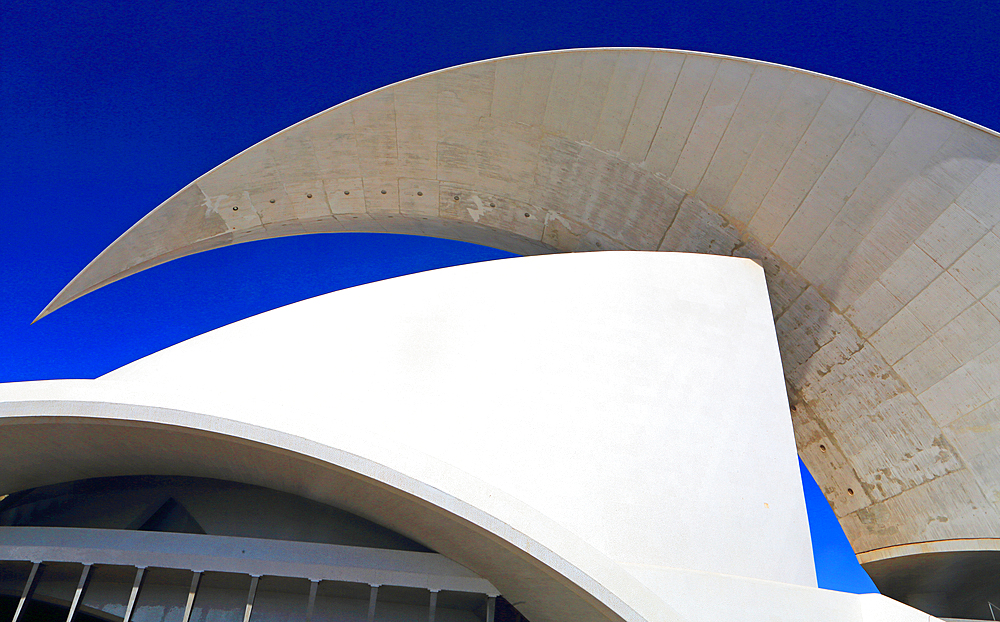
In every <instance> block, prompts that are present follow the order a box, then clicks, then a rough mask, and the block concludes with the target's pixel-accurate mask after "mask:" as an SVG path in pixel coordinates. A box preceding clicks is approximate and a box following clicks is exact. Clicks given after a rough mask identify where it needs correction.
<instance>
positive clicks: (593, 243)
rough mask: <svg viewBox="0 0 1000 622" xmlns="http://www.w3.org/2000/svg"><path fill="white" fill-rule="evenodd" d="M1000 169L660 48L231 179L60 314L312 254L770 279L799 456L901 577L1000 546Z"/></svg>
mask: <svg viewBox="0 0 1000 622" xmlns="http://www.w3.org/2000/svg"><path fill="white" fill-rule="evenodd" d="M998 157H1000V136H998V135H997V134H996V133H995V132H992V131H990V130H987V129H985V128H982V127H979V126H976V125H974V124H972V123H969V122H966V121H963V120H961V119H958V118H955V117H953V116H949V115H947V114H945V113H942V112H939V111H935V110H932V109H930V108H927V107H925V106H921V105H919V104H916V103H914V102H910V101H907V100H904V99H901V98H898V97H895V96H892V95H889V94H886V93H882V92H879V91H876V90H873V89H869V88H866V87H863V86H860V85H856V84H852V83H848V82H845V81H842V80H838V79H835V78H831V77H828V76H822V75H818V74H814V73H809V72H805V71H802V70H797V69H793V68H788V67H781V66H776V65H771V64H767V63H761V62H756V61H750V60H745V59H738V58H731V57H723V56H715V55H710V54H702V53H693V52H682V51H669V50H647V49H595V50H569V51H561V52H546V53H538V54H530V55H525V56H515V57H508V58H501V59H496V60H489V61H483V62H477V63H473V64H470V65H464V66H460V67H456V68H453V69H447V70H443V71H439V72H436V73H432V74H428V75H425V76H421V77H418V78H414V79H411V80H407V81H404V82H401V83H398V84H395V85H391V86H388V87H385V88H382V89H379V90H377V91H374V92H372V93H369V94H367V95H363V96H361V97H358V98H356V99H354V100H351V101H349V102H346V103H344V104H341V105H339V106H336V107H334V108H331V109H329V110H327V111H325V112H323V113H320V114H318V115H316V116H313V117H311V118H309V119H307V120H305V121H302V122H300V123H298V124H296V125H294V126H292V127H290V128H288V129H286V130H284V131H282V132H280V133H278V134H276V135H275V136H272V137H271V138H268V139H267V140H265V141H263V142H261V143H259V144H257V145H255V146H253V147H251V148H250V149H248V150H246V151H244V152H243V153H241V154H239V155H237V156H235V157H233V158H232V159H230V160H228V161H227V162H225V163H223V164H221V165H220V166H218V167H217V168H215V169H213V170H212V171H210V172H208V173H206V174H205V175H203V176H202V177H200V178H198V179H197V180H195V181H194V182H192V183H191V184H190V185H188V186H187V187H185V188H184V189H182V190H181V191H180V192H178V193H177V194H176V195H174V196H173V197H171V198H170V199H168V200H167V201H166V202H164V203H163V204H162V205H160V206H159V207H157V208H156V209H155V210H153V211H152V212H150V214H148V215H147V216H146V217H145V218H143V219H142V220H141V221H139V222H138V223H137V224H136V225H135V226H133V227H132V228H131V229H129V230H128V231H127V232H126V233H125V234H123V235H122V236H121V237H120V238H119V239H118V240H117V241H116V242H114V243H113V244H112V245H111V246H109V247H108V248H107V249H106V250H105V251H104V252H102V253H101V254H100V255H99V256H98V257H97V258H96V259H95V260H94V261H93V262H92V263H91V264H90V265H88V266H87V267H86V268H85V269H84V270H83V271H82V272H81V273H80V274H79V275H77V277H76V278H74V279H73V280H72V281H71V282H70V283H69V285H67V286H66V288H65V289H64V290H63V291H62V292H60V294H59V295H58V296H57V297H56V298H55V299H54V300H53V301H52V302H51V303H50V304H49V305H48V307H46V309H45V310H44V311H43V312H42V314H41V315H42V316H44V315H46V314H48V313H50V312H52V311H53V310H55V309H57V308H59V307H61V306H62V305H64V304H66V303H68V302H70V301H72V300H74V299H75V298H78V297H80V296H82V295H84V294H86V293H88V292H90V291H93V290H95V289H97V288H99V287H102V286H104V285H106V284H108V283H111V282H113V281H115V280H118V279H120V278H123V277H125V276H128V275H130V274H133V273H135V272H138V271H141V270H144V269H146V268H149V267H152V266H155V265H158V264H160V263H164V262H166V261H169V260H171V259H175V258H178V257H181V256H184V255H188V254H192V253H196V252H200V251H204V250H210V249H213V248H219V247H222V246H226V245H229V244H235V243H239V242H245V241H251V240H258V239H264V238H270V237H278V236H285V235H295V234H302V233H315V232H339V231H378V232H389V233H406V234H415V235H427V236H436V237H446V238H452V239H458V240H463V241H469V242H475V243H479V244H485V245H489V246H494V247H498V248H503V249H506V250H511V251H514V252H518V253H522V254H534V253H550V252H565V251H590V250H615V249H631V250H649V251H657V250H664V251H688V252H699V253H712V254H721V255H735V256H741V257H749V258H753V259H756V260H758V261H759V262H761V263H762V265H763V266H764V267H765V271H766V273H767V277H768V287H769V291H770V296H771V303H772V309H773V313H774V317H775V325H776V328H777V333H778V340H779V343H780V345H781V350H782V359H783V365H784V371H785V376H786V380H787V384H788V391H789V398H790V403H791V409H792V418H793V421H794V424H795V430H796V436H797V444H798V449H799V453H800V456H801V457H802V459H803V461H804V462H805V463H806V465H807V466H808V467H809V469H810V471H811V472H812V473H813V474H814V476H815V477H816V479H817V481H818V483H819V485H820V486H821V488H822V489H823V490H824V492H825V494H826V495H827V498H828V500H829V501H830V503H831V505H832V506H833V508H834V510H835V512H836V514H837V515H838V517H839V518H840V521H841V524H842V525H843V527H844V529H845V531H846V533H847V535H848V537H849V539H850V540H851V542H852V545H853V546H854V548H855V550H856V551H857V552H859V553H862V552H871V551H879V550H883V549H884V550H885V551H887V552H886V553H885V554H886V555H890V556H891V551H893V550H899V549H894V548H890V547H898V546H899V545H904V544H909V543H917V542H936V541H944V540H951V539H956V538H1000V507H998V505H997V503H996V500H998V499H1000V454H998V452H997V450H996V449H995V447H996V446H997V442H996V441H997V440H998V437H1000V432H998V430H1000V426H995V425H994V423H995V421H996V420H997V418H998V417H1000V372H998V370H1000V289H998V287H1000V228H998V224H1000V160H998ZM40 317H41V316H40ZM984 429H985V430H987V432H986V434H985V436H984V434H983V430H984ZM904 548H905V547H904Z"/></svg>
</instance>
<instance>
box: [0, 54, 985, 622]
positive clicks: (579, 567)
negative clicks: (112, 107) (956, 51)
mask: <svg viewBox="0 0 1000 622" xmlns="http://www.w3.org/2000/svg"><path fill="white" fill-rule="evenodd" d="M337 232H383V233H397V234H408V235H421V236H433V237H440V238H450V239H455V240H461V241H466V242H472V243H476V244H482V245H486V246H491V247H495V248H500V249H504V250H507V251H511V252H513V253H516V254H518V255H522V256H521V257H516V258H512V259H503V260H498V261H492V262H486V263H480V264H474V265H466V266H459V267H454V268H446V269H442V270H435V271H430V272H425V273H420V274H415V275H410V276H406V277H400V278H396V279H390V280H387V281H382V282H378V283H372V284H368V285H364V286H361V287H357V288H352V289H348V290H343V291H340V292H334V293H331V294H327V295H324V296H319V297H317V298H313V299H310V300H305V301H302V302H299V303H296V304H293V305H289V306H287V307H283V308H280V309H276V310H274V311H270V312H267V313H264V314H261V315H258V316H255V317H252V318H249V319H246V320H243V321H240V322H237V323H235V324H231V325H229V326H225V327H223V328H220V329H218V330H215V331H212V332H209V333H206V334H204V335H201V336H198V337H195V338H193V339H190V340H188V341H186V342H183V343H180V344H177V345H174V346H172V347H170V348H167V349H166V350H163V351H161V352H158V353H155V354H153V355H151V356H148V357H145V358H143V359H140V360H138V361H135V362H132V363H130V364H128V365H125V366H124V367H121V368H119V369H117V370H115V371H112V372H111V373H109V374H106V375H105V376H102V377H100V378H97V379H86V380H79V379H67V380H57V381H38V382H19V383H9V384H2V385H0V448H2V449H0V457H2V459H0V622H2V619H8V620H10V621H11V622H41V621H49V620H58V621H60V622H62V621H65V622H73V621H74V620H75V621H76V622H85V621H86V622H97V621H105V622H271V621H275V622H337V621H366V622H374V621H376V620H377V621H385V622H390V621H391V622H395V621H403V620H413V621H421V622H422V621H424V620H427V621H429V622H435V621H438V622H452V621H454V622H466V621H467V622H474V621H476V620H479V621H482V622H507V621H511V622H514V621H517V622H521V621H524V620H530V621H531V622H598V621H601V622H608V621H610V622H625V621H627V622H675V621H676V622H710V621H720V622H721V621H723V620H736V619H739V620H744V619H745V620H774V621H779V622H792V621H805V620H808V621H810V622H845V621H855V622H890V621H891V622H910V621H912V622H918V621H919V622H927V621H928V620H932V619H936V618H943V619H949V620H956V619H970V620H991V619H994V618H993V616H994V615H995V613H1000V608H994V607H995V606H996V605H998V604H1000V578H998V577H1000V135H998V134H997V133H996V132H993V131H991V130H988V129H986V128H983V127H980V126H977V125H975V124H972V123H970V122H967V121H964V120H962V119H959V118H956V117H953V116H951V115H948V114H946V113H943V112H940V111H937V110H933V109H930V108H928V107H926V106H922V105H920V104H917V103H914V102H911V101H908V100H905V99H902V98H899V97H896V96H893V95H891V94H887V93H883V92H880V91H876V90H873V89H870V88H867V87H864V86H860V85H857V84H853V83H850V82H846V81H843V80H839V79H836V78H831V77H828V76H823V75H818V74H815V73H810V72H807V71H803V70H799V69H794V68H790V67H784V66H778V65H772V64H767V63H762V62H756V61H751V60H745V59H739V58H732V57H724V56H716V55H710V54H702V53H695V52H683V51H672V50H650V49H592V50H566V51H559V52H546V53H538V54H529V55H523V56H514V57H508V58H501V59H496V60H489V61H483V62H477V63H472V64H469V65H463V66H459V67H455V68H452V69H447V70H443V71H439V72H435V73H431V74H427V75H424V76H420V77H416V78H413V79H410V80H406V81H404V82H400V83H398V84H394V85H390V86H387V87H385V88H382V89H379V90H377V91H374V92H371V93H369V94H366V95H363V96H361V97H358V98H356V99H353V100H351V101H348V102H345V103H343V104H340V105H338V106H335V107H333V108H331V109H329V110H327V111H325V112H322V113H320V114H318V115H316V116H314V117H311V118H309V119H306V120H304V121H302V122H300V123H298V124H296V125H293V126H292V127H289V128H288V129H286V130H284V131H282V132H280V133H278V134H276V135H274V136H272V137H270V138H268V139H267V140H264V141H263V142H261V143H259V144H257V145H255V146H253V147H251V148H250V149H247V150H246V151H244V152H243V153H240V154H238V155H235V156H234V157H233V158H231V159H230V160H228V161H226V162H224V163H222V164H220V165H219V166H218V167H216V168H215V169H213V170H211V171H209V172H208V173H206V174H205V175H203V176H201V177H199V178H198V179H196V180H194V181H193V182H192V183H191V184H189V185H188V186H186V187H185V188H183V189H181V190H180V191H179V192H177V194H175V195H174V196H173V197H171V198H169V199H168V200H167V201H166V202H164V203H163V204H161V205H160V206H159V207H157V208H155V209H154V210H153V211H151V212H150V213H149V214H148V215H147V216H146V217H145V218H143V219H142V220H140V221H139V222H138V223H136V224H135V225H134V226H133V227H132V228H131V229H129V230H128V231H126V232H125V233H124V234H122V236H121V237H120V238H119V239H118V240H117V241H115V242H114V243H113V244H112V245H111V246H109V247H108V248H107V249H105V250H104V251H103V252H102V253H101V254H100V255H99V256H98V257H97V258H96V259H94V260H93V261H92V262H91V263H90V264H89V265H88V266H87V267H86V268H84V269H83V271H81V272H80V273H79V274H78V275H77V276H76V277H75V278H74V279H73V280H72V281H71V282H70V283H69V284H68V285H67V286H66V287H65V288H64V289H63V291H62V292H60V293H59V295H58V296H56V298H55V299H54V300H53V301H52V302H51V303H50V304H49V305H48V307H46V308H45V309H44V310H43V311H42V313H41V315H40V316H39V317H42V316H44V315H47V314H48V313H51V312H52V311H54V310H56V309H58V308H60V307H62V306H63V305H66V304H67V303H69V302H71V301H73V300H75V299H76V298H79V297H80V296H83V295H85V294H87V293H89V292H91V291H94V290H95V289H98V288H100V287H103V286H104V285H107V284H109V283H112V282H114V281H116V280H118V279H121V278H124V277H127V276H129V275H131V274H134V273H136V272H139V271H141V270H145V269H146V268H150V267H153V266H156V265H159V264H162V263H165V262H167V261H170V260H172V259H176V258H179V257H183V256H186V255H190V254H193V253H198V252H202V251H208V250H212V249H216V248H220V247H224V246H227V245H231V244H237V243H241V242H250V241H254V240H261V239H265V238H272V237H278V236H287V235H298V234H308V233H337ZM583 251H592V252H583ZM597 251H599V252H597ZM247 269H253V266H247ZM192 278H197V275H192ZM219 287H225V284H223V283H220V284H219ZM64 312H67V313H71V312H72V307H70V308H69V309H67V310H66V311H64ZM122 338H123V339H127V338H128V335H122ZM797 458H801V459H802V461H803V462H804V463H805V464H806V466H807V467H808V468H809V470H810V472H811V473H812V474H813V475H814V477H815V479H816V481H817V483H818V484H819V486H820V488H821V489H822V490H823V492H824V494H825V496H826V498H827V500H828V501H829V503H830V505H831V507H832V508H833V510H834V512H835V514H836V515H837V517H838V518H839V520H840V524H841V526H842V527H843V529H844V531H845V533H846V534H847V537H848V539H849V540H850V542H851V544H852V546H853V548H854V551H855V553H856V554H857V557H858V560H859V562H860V563H861V564H862V566H863V567H864V569H865V570H866V571H867V572H868V574H869V575H870V576H871V577H872V579H873V580H874V582H875V584H876V586H877V587H878V589H879V590H880V592H881V594H870V595H854V594H846V593H840V592H835V591H830V590H823V589H819V588H817V586H816V575H815V569H814V566H813V555H812V549H811V544H810V537H809V527H808V522H807V520H806V512H805V503H804V500H803V494H802V485H801V481H800V479H799V471H798V460H797ZM932 616H933V617H932Z"/></svg>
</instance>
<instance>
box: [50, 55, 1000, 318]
mask: <svg viewBox="0 0 1000 622" xmlns="http://www.w3.org/2000/svg"><path fill="white" fill-rule="evenodd" d="M598 50H605V51H609V50H610V51H648V52H666V53H674V54H685V55H693V56H703V57H708V58H715V59H726V60H734V61H739V62H745V63H751V64H756V65H761V66H769V67H775V68H780V69H783V70H787V71H792V72H797V73H800V74H803V75H808V76H813V77H816V78H819V79H823V80H828V81H832V82H836V83H840V84H846V85H849V86H853V87H855V88H858V89H861V90H864V91H868V92H871V93H873V94H877V95H880V96H883V97H887V98H890V99H894V100H897V101H900V102H904V103H906V104H908V105H911V106H914V107H916V108H920V109H923V110H926V111H928V112H932V113H934V114H937V115H941V116H943V117H946V118H949V119H952V120H954V121H958V122H960V123H963V124H965V125H967V126H969V127H972V128H975V129H978V130H980V131H983V132H986V133H988V134H991V135H993V136H995V137H998V138H1000V132H997V131H995V130H992V129H990V128H988V127H985V126H983V125H980V124H978V123H974V122H972V121H969V120H967V119H964V118H962V117H959V116H957V115H954V114H951V113H949V112H945V111H943V110H939V109H937V108H934V107H932V106H928V105H926V104H922V103H920V102H917V101H914V100H911V99H908V98H905V97H902V96H899V95H895V94H893V93H889V92H887V91H882V90H880V89H876V88H874V87H870V86H866V85H864V84H860V83H857V82H853V81H851V80H847V79H844V78H838V77H836V76H830V75H827V74H822V73H819V72H815V71H810V70H808V69H801V68H798V67H793V66H791V65H783V64H780V63H773V62H769V61H762V60H756V59H750V58H742V57H738V56H729V55H725V54H713V53H709V52H699V51H689V50H679V49H672V48H642V47H634V48H633V47H624V48H570V49H564V50H547V51H538V52H528V53H524V54H514V55H509V56H501V57H497V58H492V59H484V60H478V61H472V62H469V63H463V64H461V65H455V66H453V67H446V68H442V69H437V70H434V71H430V72H427V73H424V74H420V75H418V76H414V77H412V78H407V79H405V80H400V81H398V82H394V83H392V84H388V85H385V86H383V87H380V88H378V89H375V90H374V91H369V92H368V93H364V94H361V95H358V96H356V97H354V98H351V99H349V100H346V101H344V102H341V103H339V104H336V105H334V106H333V107H331V108H328V109H326V110H323V111H320V112H318V113H316V114H314V115H312V116H310V117H307V118H305V119H303V120H301V121H299V122H297V123H295V124H293V125H290V126H289V127H287V128H285V129H283V130H281V131H279V132H276V133H274V134H272V135H271V136H268V137H267V138H264V139H263V140H261V141H259V142H257V143H255V144H253V145H251V146H250V147H247V148H246V149H244V150H243V151H241V152H239V153H237V154H235V155H234V156H232V157H231V158H229V159H227V160H225V161H223V162H221V163H220V164H218V165H217V166H215V167H214V168H212V169H210V170H209V171H207V172H205V173H204V174H203V175H201V176H200V177H198V178H197V179H195V180H194V181H192V182H191V183H190V184H188V185H187V186H184V187H183V188H181V189H180V190H178V191H177V192H176V193H174V194H173V195H172V196H170V197H169V198H167V199H166V200H165V201H164V202H163V203H161V204H160V206H158V207H157V208H155V209H154V211H155V210H156V209H159V207H163V206H165V205H168V204H169V203H170V202H171V201H173V200H174V199H176V198H178V197H179V196H181V195H182V194H183V193H184V192H185V191H187V190H189V189H191V188H192V187H194V186H195V185H196V184H197V183H198V181H199V180H200V179H202V178H204V177H207V176H209V175H211V174H212V173H213V172H215V171H217V170H219V169H222V168H223V167H225V166H226V165H227V164H229V163H230V162H233V161H234V160H236V159H237V158H239V157H240V156H242V155H243V154H245V153H247V152H249V151H251V150H253V149H255V148H257V147H258V146H260V145H262V144H264V143H267V142H269V141H271V140H274V139H276V138H279V137H281V136H283V135H286V134H288V133H290V132H292V131H294V130H295V129H297V128H299V127H301V126H303V125H305V124H307V123H309V122H310V121H312V120H314V119H316V118H318V117H320V116H322V115H324V114H326V113H329V112H331V111H333V110H337V109H339V108H343V107H347V106H349V105H351V104H352V103H354V102H356V101H358V100H360V99H362V98H365V97H368V96H374V95H378V94H379V93H382V92H385V91H386V90H389V89H392V88H395V87H398V86H402V85H405V84H409V83H411V82H415V81H418V80H422V79H424V78H428V77H431V76H436V75H439V74H442V73H445V72H449V71H453V70H459V69H463V68H468V67H475V66H478V65H483V64H487V63H493V62H497V61H503V60H509V59H517V58H530V57H532V56H540V55H553V54H564V53H577V52H592V51H598ZM150 214H152V212H150ZM147 218H148V215H147ZM145 220H146V218H143V219H141V220H139V221H138V222H136V223H135V224H134V225H132V226H131V227H130V228H129V229H127V230H126V231H125V232H124V233H122V234H121V235H120V236H118V238H116V239H115V241H114V242H112V243H111V244H110V245H109V246H108V247H107V248H106V249H105V250H104V251H102V252H101V253H100V254H99V255H98V256H97V257H95V258H94V259H93V260H92V261H91V262H90V263H88V264H87V265H86V266H84V268H83V269H82V270H81V271H80V272H79V273H78V274H77V275H76V276H75V277H73V279H71V280H70V282H69V283H67V284H66V285H65V286H64V287H63V289H62V290H60V291H59V293H58V294H56V296H55V297H53V299H52V300H51V301H49V303H48V304H47V305H46V306H45V308H44V309H42V311H41V312H40V313H39V314H38V315H37V316H36V317H35V319H33V320H32V323H35V322H37V321H38V320H40V319H42V318H43V317H45V316H46V315H49V314H50V313H52V312H54V311H56V310H57V309H59V308H60V307H63V306H65V305H67V304H69V303H70V302H72V301H73V300H76V299H77V298H79V297H81V296H85V295H86V294H88V293H91V292H93V291H94V290H96V289H100V288H101V287H104V286H105V285H109V284H111V283H113V282H115V281H118V280H120V279H122V278H125V277H127V276H130V275H131V274H134V273H136V272H140V271H142V270H145V269H147V268H151V267H155V266H156V265H159V264H161V263H165V262H167V261H171V260H173V259H178V258H180V257H183V256H187V255H190V254H194V253H198V252H202V251H204V250H210V249H211V248H217V247H218V246H222V245H226V244H227V243H236V242H241V241H253V239H257V238H253V239H245V240H233V241H231V242H224V243H223V244H208V245H206V248H198V247H195V248H189V249H188V248H185V249H176V252H175V253H172V256H169V257H163V258H162V259H161V260H159V261H155V262H148V263H145V264H143V265H142V266H141V267H135V268H134V269H128V270H124V271H121V272H119V273H116V274H113V275H109V276H106V277H104V278H102V279H100V280H98V281H97V282H95V283H91V284H88V285H86V286H85V287H82V288H80V291H74V284H76V283H77V282H78V281H80V280H82V279H84V278H85V275H86V274H87V273H88V271H90V270H91V269H92V268H93V267H95V266H96V265H97V264H98V263H99V260H100V259H101V257H102V256H103V255H104V254H105V253H107V252H108V250H110V249H111V248H112V247H114V246H115V245H116V244H118V243H119V242H121V241H122V240H124V239H126V238H127V236H128V235H129V234H130V233H132V232H133V231H134V230H136V229H137V228H138V227H140V225H142V223H143V222H144V221H145ZM305 233H308V232H305ZM264 237H271V236H261V238H264ZM199 246H200V245H199ZM504 250H507V249H504Z"/></svg>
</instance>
